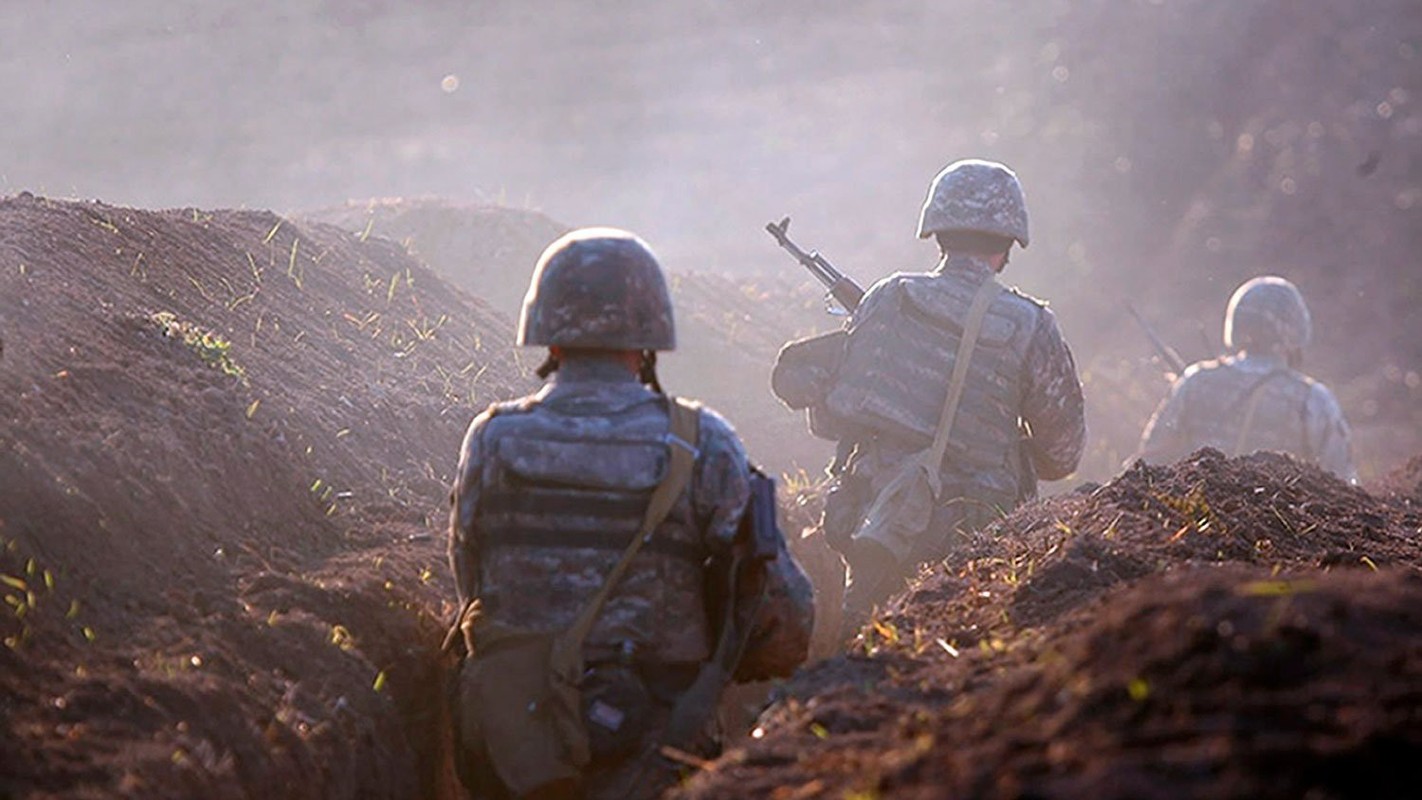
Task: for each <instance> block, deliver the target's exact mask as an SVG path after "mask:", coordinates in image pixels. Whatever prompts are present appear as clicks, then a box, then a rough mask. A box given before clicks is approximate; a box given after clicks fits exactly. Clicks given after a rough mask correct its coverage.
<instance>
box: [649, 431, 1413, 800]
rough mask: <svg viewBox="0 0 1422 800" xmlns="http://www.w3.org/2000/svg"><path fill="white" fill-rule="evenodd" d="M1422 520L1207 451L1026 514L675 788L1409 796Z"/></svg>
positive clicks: (960, 557) (791, 688)
mask: <svg viewBox="0 0 1422 800" xmlns="http://www.w3.org/2000/svg"><path fill="white" fill-rule="evenodd" d="M1419 567H1422V513H1419V509H1418V508H1417V507H1416V505H1414V504H1413V503H1412V502H1410V501H1407V500H1405V499H1402V498H1399V497H1396V496H1393V497H1379V496H1374V495H1371V494H1368V493H1366V492H1364V491H1362V490H1359V489H1357V488H1355V487H1351V486H1347V485H1345V484H1343V483H1341V482H1339V481H1337V480H1336V479H1334V478H1332V477H1331V476H1329V475H1326V474H1324V473H1322V472H1320V471H1318V470H1317V469H1315V468H1312V467H1308V466H1304V465H1301V464H1298V463H1296V462H1294V461H1292V460H1291V459H1289V458H1287V457H1283V456H1277V455H1273V454H1257V455H1254V456H1250V457H1245V458H1240V459H1226V458H1224V457H1223V456H1221V455H1220V454H1219V453H1217V452H1214V451H1208V450H1206V451H1201V452H1200V453H1197V454H1196V455H1195V456H1194V457H1193V458H1191V459H1189V460H1187V461H1184V462H1181V463H1180V464H1179V465H1176V466H1173V467H1145V466H1137V467H1135V468H1133V469H1131V470H1129V471H1127V472H1126V473H1124V474H1123V475H1121V476H1120V477H1118V478H1117V479H1115V480H1113V481H1111V482H1110V483H1108V484H1106V485H1105V486H1101V487H1097V488H1095V489H1091V490H1090V491H1082V492H1080V493H1076V494H1069V495H1064V496H1061V497H1057V498H1051V499H1048V500H1044V501H1040V502H1038V503H1035V504H1032V505H1029V506H1026V507H1024V508H1021V509H1019V510H1018V511H1016V512H1014V513H1013V514H1011V515H1010V516H1008V517H1007V518H1005V519H1004V520H1002V521H1001V522H1000V523H998V524H997V525H995V526H993V527H991V528H989V529H988V530H986V531H984V532H983V533H982V534H980V535H979V536H977V537H976V538H975V539H974V540H973V541H972V542H969V543H968V544H967V545H966V546H965V547H964V548H963V549H962V550H961V551H960V552H959V553H957V554H956V555H954V556H953V557H952V558H950V559H948V560H947V561H946V562H944V563H943V564H941V565H937V566H936V567H935V568H933V569H932V570H928V571H926V572H925V573H924V574H923V575H921V577H920V579H919V580H918V581H917V582H916V583H915V585H914V586H912V587H911V588H910V589H909V590H908V591H907V592H905V593H904V594H902V595H900V596H899V597H898V598H896V600H895V601H894V602H893V603H892V604H891V607H890V608H889V609H887V610H886V611H885V612H884V613H883V614H882V615H881V616H879V617H878V618H877V619H876V620H875V621H874V622H873V623H872V624H871V625H870V626H868V627H867V628H866V629H865V631H864V632H863V633H862V634H861V637H860V639H859V640H858V642H857V651H858V652H857V653H855V654H851V655H848V656H844V657H840V658H836V659H830V660H827V661H823V662H821V663H819V664H818V665H815V666H813V667H811V668H809V669H807V670H804V671H802V672H801V673H800V674H799V675H798V676H797V677H796V678H795V679H794V680H792V681H790V682H789V683H788V684H787V685H786V686H784V687H782V689H781V699H780V700H779V701H778V702H777V703H776V704H775V705H773V706H772V707H771V708H770V709H769V710H768V711H767V712H766V713H765V714H764V715H763V716H762V718H761V721H760V727H759V729H758V730H757V732H756V738H754V739H752V740H751V741H750V743H748V744H746V745H744V746H742V747H740V748H736V749H735V750H733V751H731V752H730V753H728V754H727V755H725V756H723V757H722V759H721V760H720V761H719V762H717V763H716V764H714V765H712V766H711V767H710V768H709V769H707V770H705V771H703V772H702V773H701V774H699V775H697V776H696V777H695V778H693V779H692V780H691V781H689V782H688V783H687V784H686V785H685V786H684V787H682V788H681V789H680V790H679V791H678V792H676V793H674V794H673V796H675V797H679V798H712V797H731V796H735V797H765V798H789V797H850V796H853V797H925V798H927V797H943V796H952V797H956V796H971V797H1078V796H1091V797H1354V796H1369V797H1393V796H1396V797H1401V796H1406V795H1410V793H1411V791H1412V787H1411V780H1410V778H1409V775H1410V774H1411V767H1410V766H1409V762H1410V761H1411V760H1412V759H1415V758H1416V757H1418V756H1419V755H1422V710H1419V709H1422V706H1419V704H1418V702H1417V701H1418V698H1419V697H1422V649H1419V647H1418V645H1417V641H1418V638H1417V637H1418V635H1419V634H1422V614H1419V612H1418V610H1417V602H1418V600H1419V599H1422V572H1419Z"/></svg>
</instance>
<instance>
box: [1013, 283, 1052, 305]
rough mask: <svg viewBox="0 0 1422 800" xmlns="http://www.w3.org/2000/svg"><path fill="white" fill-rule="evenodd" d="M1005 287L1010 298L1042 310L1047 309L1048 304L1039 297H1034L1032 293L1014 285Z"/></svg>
mask: <svg viewBox="0 0 1422 800" xmlns="http://www.w3.org/2000/svg"><path fill="white" fill-rule="evenodd" d="M1005 288H1006V289H1007V296H1008V298H1010V299H1011V300H1012V301H1014V302H1022V303H1027V304H1028V305H1033V306H1036V307H1037V308H1040V309H1042V310H1044V311H1045V310H1049V306H1050V304H1049V303H1048V302H1047V301H1046V300H1043V299H1042V298H1040V297H1034V296H1033V295H1030V294H1027V293H1026V292H1024V291H1022V290H1021V289H1019V288H1017V287H1016V286H1008V287H1005Z"/></svg>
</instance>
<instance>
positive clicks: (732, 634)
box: [663, 467, 781, 751]
mask: <svg viewBox="0 0 1422 800" xmlns="http://www.w3.org/2000/svg"><path fill="white" fill-rule="evenodd" d="M750 489H751V497H750V502H749V503H748V504H747V505H746V512H745V515H744V516H743V517H742V518H741V525H740V529H739V531H738V532H737V533H738V535H737V537H736V541H735V544H734V545H733V546H732V555H731V565H730V570H729V572H728V574H727V578H726V584H727V585H726V592H727V594H726V598H725V611H724V613H723V614H722V621H721V631H720V634H719V636H718V637H717V640H716V651H715V653H714V654H713V655H712V657H711V660H710V661H707V662H706V663H705V664H703V665H702V667H701V670H700V671H699V672H698V673H697V674H696V680H695V681H694V682H693V683H692V684H691V686H690V688H688V689H687V690H686V691H685V692H683V693H682V694H681V696H680V697H678V698H677V699H676V704H675V705H674V706H673V707H672V711H671V717H670V719H668V721H667V728H666V733H665V734H664V736H663V742H664V743H665V744H666V745H667V746H668V747H670V748H672V749H673V750H680V751H686V750H687V749H689V748H690V747H692V746H693V745H694V744H695V741H696V737H697V734H699V733H700V732H701V730H702V729H703V728H705V726H706V721H707V720H709V719H711V716H712V715H713V714H715V713H716V706H717V705H718V704H719V703H720V700H721V691H722V690H723V689H725V687H726V684H727V683H730V681H731V677H732V676H733V675H735V673H736V665H737V664H739V663H740V661H741V656H743V655H744V654H745V650H746V645H747V644H749V643H750V637H751V632H752V630H753V629H754V625H755V618H756V615H757V614H758V613H759V611H760V607H761V605H762V604H763V603H764V602H765V596H766V588H767V587H766V584H765V564H766V563H767V562H769V561H772V560H774V559H775V558H776V557H777V556H778V555H779V553H780V546H781V545H780V539H781V533H780V527H779V525H778V524H777V523H776V520H775V479H774V478H771V477H770V476H768V475H766V474H765V473H763V472H761V471H760V470H759V469H757V468H756V467H751V479H750ZM745 581H754V582H756V583H758V584H759V585H758V586H755V587H754V588H755V592H754V594H749V593H747V594H746V595H745V596H744V597H742V598H741V599H742V601H743V602H741V603H740V604H739V605H738V604H737V602H736V601H737V599H738V598H737V595H738V594H741V592H739V591H738V589H739V588H740V586H742V585H743V582H745Z"/></svg>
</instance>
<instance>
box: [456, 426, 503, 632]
mask: <svg viewBox="0 0 1422 800" xmlns="http://www.w3.org/2000/svg"><path fill="white" fill-rule="evenodd" d="M492 416H493V415H492V414H490V413H489V412H487V411H485V412H484V413H482V414H480V415H479V416H477V417H475V418H474V421H473V422H471V423H469V430H468V431H467V432H465V434H464V443H463V444H462V445H461V446H460V449H459V468H458V471H457V472H456V473H455V478H454V488H453V489H452V490H451V492H450V511H449V569H450V571H451V572H453V573H454V587H455V591H456V592H457V593H458V596H459V605H460V606H461V607H462V606H463V605H464V603H465V602H466V601H468V600H469V598H471V597H474V596H476V595H477V594H478V592H479V583H478V578H479V571H478V558H479V555H478V552H477V551H476V550H475V542H477V541H478V536H477V525H478V521H477V515H476V512H477V510H478V506H479V485H480V470H481V467H482V466H483V462H484V452H483V448H484V437H483V432H484V429H485V428H486V427H487V425H488V422H489V420H490V419H491V418H492Z"/></svg>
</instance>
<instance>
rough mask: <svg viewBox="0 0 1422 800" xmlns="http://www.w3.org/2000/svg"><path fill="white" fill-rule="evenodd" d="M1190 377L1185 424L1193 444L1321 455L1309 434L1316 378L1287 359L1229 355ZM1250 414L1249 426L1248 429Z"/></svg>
mask: <svg viewBox="0 0 1422 800" xmlns="http://www.w3.org/2000/svg"><path fill="white" fill-rule="evenodd" d="M1251 366H1254V365H1251ZM1188 381H1189V389H1188V391H1189V392H1190V394H1189V399H1188V402H1187V403H1186V405H1185V406H1184V407H1183V408H1182V411H1181V418H1180V425H1181V429H1182V431H1183V432H1184V434H1185V437H1186V439H1187V440H1188V441H1190V442H1191V443H1192V444H1191V448H1190V449H1191V450H1195V449H1198V448H1201V447H1214V448H1216V449H1218V450H1220V451H1221V452H1223V453H1225V454H1227V455H1231V456H1238V455H1244V454H1246V453H1252V452H1254V451H1256V450H1275V451H1279V452H1283V453H1292V454H1294V455H1296V456H1298V457H1299V458H1302V459H1304V460H1308V461H1311V460H1314V459H1316V458H1317V457H1318V454H1317V445H1318V443H1317V442H1310V441H1309V435H1308V429H1309V407H1308V398H1309V395H1310V394H1312V392H1313V381H1312V379H1310V378H1309V377H1307V376H1306V375H1303V374H1302V373H1299V372H1297V371H1295V370H1292V369H1289V368H1287V367H1285V366H1283V365H1282V364H1280V365H1278V366H1275V367H1274V368H1273V369H1261V368H1259V367H1258V366H1254V368H1246V367H1245V366H1242V365H1241V362H1239V361H1235V360H1225V361H1218V362H1207V363H1205V364H1203V365H1201V368H1200V369H1199V370H1198V371H1197V372H1195V373H1194V374H1192V375H1191V376H1190V377H1189V379H1188ZM1251 404H1253V405H1254V413H1253V415H1252V416H1251V415H1250V414H1249V413H1248V409H1249V406H1250V405H1251ZM1246 418H1248V419H1249V430H1248V431H1244V430H1243V429H1244V425H1245V421H1246ZM1241 437H1242V438H1241Z"/></svg>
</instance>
